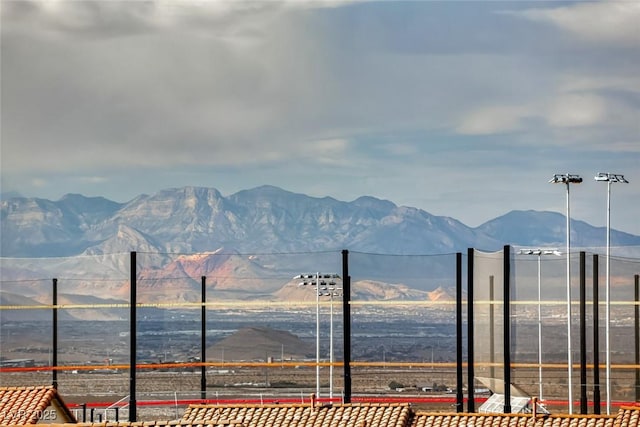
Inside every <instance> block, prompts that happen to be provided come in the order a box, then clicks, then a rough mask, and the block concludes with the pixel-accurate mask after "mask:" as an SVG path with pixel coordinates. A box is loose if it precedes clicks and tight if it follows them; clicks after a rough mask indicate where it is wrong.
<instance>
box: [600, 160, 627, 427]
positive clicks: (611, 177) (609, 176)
mask: <svg viewBox="0 0 640 427" xmlns="http://www.w3.org/2000/svg"><path fill="white" fill-rule="evenodd" d="M595 180H596V181H601V182H606V183H607V255H606V270H607V273H606V274H607V278H606V291H605V300H606V306H605V307H606V308H605V352H606V356H605V357H606V362H605V363H606V374H605V375H606V383H607V385H606V388H607V415H610V414H611V334H610V323H611V308H610V307H611V295H610V293H611V282H610V280H611V273H610V270H609V264H610V257H611V184H612V183H614V182H619V183H623V184H628V183H629V181H627V180H626V179H625V178H624V175H619V174H613V173H603V172H600V173H598V175H596V176H595Z"/></svg>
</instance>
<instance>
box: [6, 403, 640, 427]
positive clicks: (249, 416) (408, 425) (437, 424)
mask: <svg viewBox="0 0 640 427" xmlns="http://www.w3.org/2000/svg"><path fill="white" fill-rule="evenodd" d="M185 417H186V418H183V419H181V420H172V421H140V422H118V423H116V422H102V423H79V424H50V425H49V427H63V426H66V427H302V426H305V427H306V426H309V427H373V426H384V427H387V426H388V427H393V426H397V427H489V426H490V427H639V426H640V406H634V407H623V408H621V409H620V410H619V412H618V414H617V415H615V416H606V415H538V416H536V417H533V416H532V415H531V414H526V415H525V414H495V415H490V414H464V413H455V414H443V413H425V412H415V411H413V409H412V408H411V407H410V406H409V405H408V404H386V405H385V404H352V405H333V406H319V407H316V408H312V407H311V406H310V405H260V406H257V405H255V406H254V405H220V406H216V405H192V406H190V407H189V409H188V410H187V412H186V413H185ZM199 417H204V419H203V418H199ZM207 417H208V418H207ZM0 427H3V426H0ZM39 427H46V425H42V424H41V425H40V426H39Z"/></svg>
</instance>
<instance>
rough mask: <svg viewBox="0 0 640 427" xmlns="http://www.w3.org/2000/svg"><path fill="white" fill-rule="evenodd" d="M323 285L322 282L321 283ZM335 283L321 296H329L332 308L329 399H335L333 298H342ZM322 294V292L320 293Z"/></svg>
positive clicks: (330, 321)
mask: <svg viewBox="0 0 640 427" xmlns="http://www.w3.org/2000/svg"><path fill="white" fill-rule="evenodd" d="M320 284H321V285H322V282H321V283H320ZM335 284H336V283H335V282H333V281H332V282H329V283H328V284H327V285H328V286H323V287H322V288H321V290H322V291H323V292H322V293H321V296H328V297H329V298H330V299H329V306H330V311H329V313H330V317H329V337H330V338H329V399H333V362H334V357H333V297H334V296H342V294H341V293H340V291H342V288H338V287H336V286H335ZM319 294H320V292H319Z"/></svg>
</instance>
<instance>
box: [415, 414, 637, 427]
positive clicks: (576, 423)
mask: <svg viewBox="0 0 640 427" xmlns="http://www.w3.org/2000/svg"><path fill="white" fill-rule="evenodd" d="M630 412H632V413H633V412H634V411H630ZM638 413H639V411H638V410H636V411H635V414H636V415H637V414H638ZM622 415H623V411H620V413H619V414H618V415H617V416H606V415H544V416H543V415H539V416H537V417H536V418H533V417H532V416H531V415H527V414H500V415H497V414H464V413H460V414H458V413H456V414H442V413H422V412H418V413H416V414H415V415H414V416H413V420H412V422H411V425H410V427H445V426H446V427H469V426H473V427H488V426H491V427H617V426H618V424H616V422H617V420H618V419H619V418H620V417H621V416H622ZM624 415H626V414H624ZM631 416H632V415H629V416H628V417H627V418H628V419H631ZM639 425H640V424H638V422H637V421H636V422H635V424H633V423H628V422H627V421H624V422H623V423H622V424H620V427H622V426H624V427H637V426H639Z"/></svg>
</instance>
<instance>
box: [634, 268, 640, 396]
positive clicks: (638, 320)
mask: <svg viewBox="0 0 640 427" xmlns="http://www.w3.org/2000/svg"><path fill="white" fill-rule="evenodd" d="M634 282H635V298H634V301H635V316H634V318H635V327H636V328H635V329H636V334H635V335H636V336H635V339H636V402H640V367H639V366H640V284H639V283H640V275H638V274H636V275H635V276H634Z"/></svg>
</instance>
